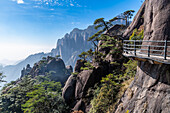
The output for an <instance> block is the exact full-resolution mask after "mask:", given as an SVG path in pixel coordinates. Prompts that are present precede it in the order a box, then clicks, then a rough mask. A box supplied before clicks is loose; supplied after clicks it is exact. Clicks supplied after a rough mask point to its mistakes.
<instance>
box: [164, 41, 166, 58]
mask: <svg viewBox="0 0 170 113" xmlns="http://www.w3.org/2000/svg"><path fill="white" fill-rule="evenodd" d="M166 56H167V40H165V46H164V60H166Z"/></svg>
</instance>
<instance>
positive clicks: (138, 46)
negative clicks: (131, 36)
mask: <svg viewBox="0 0 170 113" xmlns="http://www.w3.org/2000/svg"><path fill="white" fill-rule="evenodd" d="M143 42H153V43H155V44H156V45H149V44H148V45H142V43H143ZM157 43H158V44H159V45H158V44H157ZM168 43H170V41H168V40H123V51H124V53H128V52H131V54H134V56H137V54H145V55H147V56H148V57H150V56H151V55H152V56H154V57H155V56H162V57H163V60H167V57H169V56H170V55H169V54H168V53H170V51H168V48H170V46H168ZM155 48H157V49H155ZM158 48H160V49H159V50H158Z"/></svg>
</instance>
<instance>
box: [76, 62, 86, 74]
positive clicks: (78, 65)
mask: <svg viewBox="0 0 170 113" xmlns="http://www.w3.org/2000/svg"><path fill="white" fill-rule="evenodd" d="M84 63H85V61H83V60H77V62H76V65H75V68H74V72H78V73H80V72H81V67H85V65H84Z"/></svg>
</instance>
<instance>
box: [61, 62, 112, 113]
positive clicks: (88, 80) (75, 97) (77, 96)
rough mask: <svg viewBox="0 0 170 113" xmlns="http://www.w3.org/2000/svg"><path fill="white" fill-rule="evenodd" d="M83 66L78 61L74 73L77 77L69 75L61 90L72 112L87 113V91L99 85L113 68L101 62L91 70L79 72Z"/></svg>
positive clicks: (107, 63)
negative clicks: (76, 73)
mask: <svg viewBox="0 0 170 113" xmlns="http://www.w3.org/2000/svg"><path fill="white" fill-rule="evenodd" d="M81 66H83V65H82V62H81V61H80V60H78V61H77V63H76V67H75V71H74V72H78V75H71V76H70V77H69V79H68V80H67V82H66V84H65V86H64V88H63V92H62V95H63V98H64V99H65V101H66V102H67V103H68V104H69V105H70V106H71V107H72V108H73V109H72V110H73V111H76V110H82V111H83V112H85V113H88V112H89V108H90V107H89V106H90V104H89V103H87V102H85V100H84V99H87V100H89V97H86V94H87V91H88V89H89V88H90V87H94V85H95V84H96V83H99V82H100V80H101V78H102V77H104V76H106V75H107V74H109V73H110V72H111V70H112V69H113V68H114V67H115V66H111V65H110V63H109V62H107V61H106V62H103V63H101V65H98V66H97V67H95V68H94V69H92V70H84V71H82V70H80V67H81Z"/></svg>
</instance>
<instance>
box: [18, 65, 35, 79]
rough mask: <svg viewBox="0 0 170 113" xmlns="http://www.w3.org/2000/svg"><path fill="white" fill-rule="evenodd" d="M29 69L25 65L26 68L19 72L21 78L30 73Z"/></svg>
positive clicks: (28, 66)
mask: <svg viewBox="0 0 170 113" xmlns="http://www.w3.org/2000/svg"><path fill="white" fill-rule="evenodd" d="M31 69H32V68H31V67H30V65H29V64H27V66H26V68H23V70H22V71H21V78H22V77H23V76H25V75H28V74H29V73H30V71H31Z"/></svg>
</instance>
